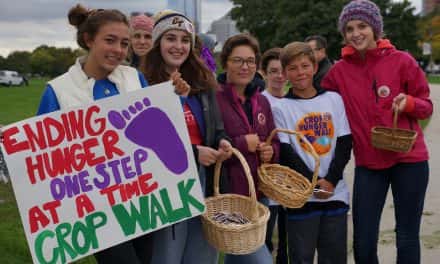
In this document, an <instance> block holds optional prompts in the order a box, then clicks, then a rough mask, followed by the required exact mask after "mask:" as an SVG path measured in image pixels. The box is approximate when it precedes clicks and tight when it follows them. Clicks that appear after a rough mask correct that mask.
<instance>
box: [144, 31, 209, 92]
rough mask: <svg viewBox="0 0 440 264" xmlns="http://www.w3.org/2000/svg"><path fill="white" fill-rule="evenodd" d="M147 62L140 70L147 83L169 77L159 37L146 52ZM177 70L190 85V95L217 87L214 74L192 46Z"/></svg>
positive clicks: (159, 81) (162, 80)
mask: <svg viewBox="0 0 440 264" xmlns="http://www.w3.org/2000/svg"><path fill="white" fill-rule="evenodd" d="M161 38H162V37H161ZM147 62H148V63H147V65H146V67H145V68H143V69H140V70H141V71H142V72H143V74H144V75H145V78H146V79H147V80H148V83H149V84H157V83H161V82H165V81H168V80H169V79H170V75H169V74H168V73H167V71H166V69H165V67H166V63H165V61H164V59H163V57H162V54H161V53H160V39H158V40H157V41H156V42H155V43H154V46H153V48H152V49H151V50H150V51H149V52H148V54H147ZM179 71H180V73H181V74H182V78H183V79H184V80H185V81H186V82H187V83H188V84H189V86H191V91H190V95H194V94H198V93H200V92H204V91H207V90H208V89H214V88H215V87H217V82H216V80H215V78H214V75H213V74H212V72H211V71H210V70H209V69H208V67H207V66H206V65H205V63H204V62H203V61H202V60H201V59H200V58H199V57H198V56H197V55H196V54H195V53H194V48H193V47H192V46H191V50H190V52H189V55H188V58H187V59H186V60H185V61H184V62H183V64H182V65H181V66H180V70H179Z"/></svg>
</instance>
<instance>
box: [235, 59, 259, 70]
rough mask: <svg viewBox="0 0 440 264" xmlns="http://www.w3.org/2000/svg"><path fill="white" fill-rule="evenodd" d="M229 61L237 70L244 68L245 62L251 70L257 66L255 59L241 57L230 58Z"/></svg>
mask: <svg viewBox="0 0 440 264" xmlns="http://www.w3.org/2000/svg"><path fill="white" fill-rule="evenodd" d="M228 61H230V62H231V64H232V65H233V66H234V67H237V68H238V67H242V66H243V65H244V63H245V62H246V64H247V66H248V67H249V68H254V67H256V66H257V62H256V60H255V58H247V59H244V58H241V57H233V58H230V59H229V60H228Z"/></svg>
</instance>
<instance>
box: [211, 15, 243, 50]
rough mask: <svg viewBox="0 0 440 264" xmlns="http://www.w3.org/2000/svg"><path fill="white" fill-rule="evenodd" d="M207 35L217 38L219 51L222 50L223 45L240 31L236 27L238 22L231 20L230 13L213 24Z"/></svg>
mask: <svg viewBox="0 0 440 264" xmlns="http://www.w3.org/2000/svg"><path fill="white" fill-rule="evenodd" d="M207 33H208V34H213V35H215V36H216V37H217V43H218V45H217V46H216V51H217V50H218V49H220V50H221V48H222V47H223V44H224V43H225V41H226V40H227V39H228V38H229V37H230V36H233V35H237V34H239V33H240V31H238V29H237V27H236V22H235V21H234V20H232V18H231V12H228V13H227V14H226V15H224V16H223V17H221V18H219V19H217V20H215V21H214V22H212V24H211V29H210V30H209V31H208V32H207Z"/></svg>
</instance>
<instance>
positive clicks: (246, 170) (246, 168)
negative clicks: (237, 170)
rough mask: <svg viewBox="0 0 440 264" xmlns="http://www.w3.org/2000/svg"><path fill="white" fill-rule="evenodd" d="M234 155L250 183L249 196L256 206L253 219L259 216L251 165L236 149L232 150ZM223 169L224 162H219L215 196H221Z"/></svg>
mask: <svg viewBox="0 0 440 264" xmlns="http://www.w3.org/2000/svg"><path fill="white" fill-rule="evenodd" d="M232 154H234V155H235V156H236V157H237V159H238V160H239V161H240V163H241V165H242V166H243V170H244V174H245V175H246V179H247V181H248V185H249V196H250V197H251V199H252V201H253V202H254V204H255V206H253V208H254V210H253V212H252V214H253V217H254V216H257V214H258V211H257V195H256V193H255V185H254V180H253V179H252V175H251V169H250V168H249V165H248V163H247V161H246V159H245V158H244V157H243V155H242V154H241V153H240V151H238V149H236V148H232ZM221 168H222V161H219V160H218V161H217V163H216V164H215V171H214V196H218V195H220V190H219V181H220V170H221Z"/></svg>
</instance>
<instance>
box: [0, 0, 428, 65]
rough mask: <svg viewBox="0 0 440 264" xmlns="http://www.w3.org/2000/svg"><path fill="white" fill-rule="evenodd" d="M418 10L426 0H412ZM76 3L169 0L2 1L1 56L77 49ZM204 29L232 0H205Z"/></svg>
mask: <svg viewBox="0 0 440 264" xmlns="http://www.w3.org/2000/svg"><path fill="white" fill-rule="evenodd" d="M274 1H276V0H274ZM411 2H412V3H413V5H414V6H415V7H416V9H417V11H420V10H421V2H422V0H411ZM76 3H81V4H83V5H84V6H86V7H90V8H116V9H119V10H121V11H123V12H124V13H126V14H129V13H130V12H132V11H151V12H153V13H154V12H157V11H159V10H161V9H164V8H166V5H167V0H0V55H2V56H4V57H5V56H7V55H8V54H9V53H10V52H11V51H14V50H29V51H31V50H33V49H34V48H36V47H38V46H39V45H42V44H47V45H50V46H57V47H66V46H68V47H73V48H77V45H76V43H75V30H74V28H73V27H72V26H70V25H69V24H68V22H67V12H68V10H69V9H70V7H72V6H74V5H75V4H76ZM201 3H202V32H205V31H207V30H208V29H209V25H210V24H211V22H212V21H213V20H216V19H218V18H220V17H222V16H223V15H224V14H225V13H226V12H228V11H229V10H230V9H231V8H232V3H231V2H230V1H229V0H201Z"/></svg>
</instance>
